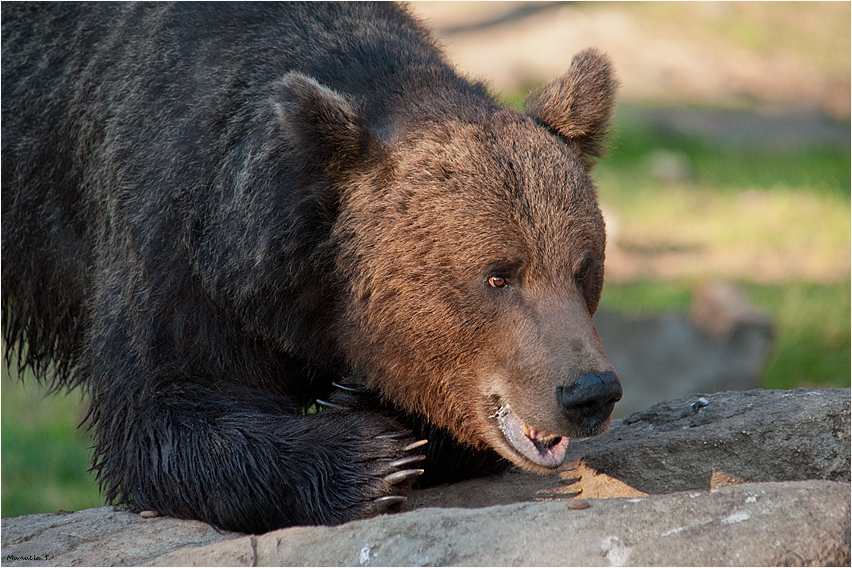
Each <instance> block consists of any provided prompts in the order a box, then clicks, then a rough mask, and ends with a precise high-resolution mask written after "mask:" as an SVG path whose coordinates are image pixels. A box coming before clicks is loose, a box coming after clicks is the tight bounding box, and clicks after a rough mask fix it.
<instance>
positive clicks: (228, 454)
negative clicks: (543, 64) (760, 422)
mask: <svg viewBox="0 0 852 568" xmlns="http://www.w3.org/2000/svg"><path fill="white" fill-rule="evenodd" d="M2 42H3V45H2V84H3V97H2V124H3V128H2V176H3V183H2V241H3V247H2V261H3V272H2V306H3V323H4V325H3V337H4V339H5V341H6V349H7V350H6V358H7V361H9V360H11V359H12V357H13V356H16V357H17V360H18V365H19V366H21V367H31V368H32V369H33V370H34V371H35V373H36V375H37V376H38V377H39V378H40V379H41V380H47V381H52V384H54V385H56V386H59V385H65V386H69V387H71V386H75V385H83V386H84V388H85V389H86V390H87V392H88V394H89V395H90V398H91V410H90V413H89V419H90V423H91V426H92V427H93V429H94V433H95V439H96V445H95V448H94V457H93V467H94V470H95V471H96V472H97V473H98V475H99V478H100V482H101V485H102V488H103V489H104V491H105V494H106V498H107V499H108V500H109V501H111V502H115V503H121V504H125V505H127V506H128V507H130V508H131V509H132V510H136V511H138V510H143V509H156V510H158V511H160V512H161V513H163V514H166V515H171V516H176V517H183V518H194V519H201V520H203V521H207V522H209V523H212V524H214V525H216V526H218V527H222V528H225V529H230V530H238V531H247V532H263V531H267V530H270V529H274V528H278V527H284V526H289V525H296V524H322V523H325V524H333V523H341V522H345V521H349V520H352V519H358V518H363V517H365V516H369V515H373V514H376V513H379V512H383V511H387V510H394V509H398V508H399V504H400V503H401V502H402V501H404V499H405V495H406V492H407V491H408V488H409V487H410V486H411V484H412V482H413V481H414V480H415V479H416V478H417V477H418V476H419V477H420V482H421V483H422V484H432V483H439V482H442V481H446V480H454V479H462V478H465V477H469V476H472V475H481V474H485V473H490V472H495V471H501V470H504V469H505V468H506V467H507V465H508V464H510V463H514V464H517V465H520V466H521V467H524V468H527V469H530V470H536V471H549V470H552V468H555V467H557V466H558V465H560V463H562V461H563V459H564V457H565V452H566V448H567V445H568V441H569V438H571V437H586V436H592V435H595V434H598V433H601V432H603V431H604V430H605V429H606V428H607V425H608V423H609V420H610V414H611V412H612V408H613V405H614V403H615V402H616V401H617V400H618V399H619V398H620V396H621V386H620V384H619V381H618V378H617V376H616V374H615V372H614V370H613V368H612V366H611V365H610V363H609V361H608V360H607V357H606V355H605V354H604V350H603V348H602V346H601V344H600V342H599V340H598V337H597V334H596V332H595V328H594V325H593V323H592V315H593V314H594V312H595V309H596V307H597V305H598V300H599V298H600V294H601V287H602V284H603V264H604V248H605V240H606V239H605V233H604V222H603V219H602V216H601V213H600V210H599V208H598V204H597V198H596V192H595V188H594V185H593V183H592V181H591V179H590V177H589V171H590V170H591V168H592V167H593V165H594V161H595V159H596V158H598V157H599V156H600V155H601V153H602V149H603V140H604V135H605V132H606V129H607V125H608V121H609V119H610V116H611V114H612V110H613V104H614V94H615V88H616V87H615V84H616V81H615V79H614V77H613V72H612V70H611V64H610V62H609V60H608V59H607V58H606V57H605V56H604V55H602V54H601V53H599V52H597V51H595V50H588V51H584V52H582V53H580V54H579V55H577V56H576V57H574V59H573V61H572V62H571V65H570V68H569V69H568V71H567V72H566V73H565V74H564V75H562V76H561V77H559V78H557V79H555V80H554V81H553V82H551V83H550V84H547V85H545V86H544V87H542V88H541V89H539V90H537V91H535V92H533V93H532V94H531V95H530V96H529V98H528V99H527V101H526V107H525V113H519V112H516V111H514V110H510V109H507V108H505V107H503V106H501V105H499V104H498V103H497V102H496V101H495V99H494V98H493V97H492V96H491V95H489V94H488V91H487V89H486V88H485V87H483V86H482V85H481V84H478V83H476V82H472V81H470V80H467V79H465V78H464V77H462V76H460V75H459V74H458V73H457V72H456V71H455V70H454V69H453V68H452V67H451V66H450V65H449V64H448V63H447V62H446V60H445V58H444V56H443V54H442V53H441V52H440V50H439V49H437V48H436V46H435V43H434V41H433V40H432V39H431V38H430V36H429V34H428V32H427V31H426V30H425V28H424V27H423V26H422V25H421V24H420V23H419V22H417V21H416V20H415V19H414V18H413V17H412V16H411V15H410V14H409V13H408V11H407V10H406V9H405V8H404V7H400V6H398V5H395V4H387V3H378V4H373V3H355V4H338V3H333V4H322V3H307V4H299V3H296V4H277V3H276V4H272V3H260V4H253V3H225V4H206V3H178V4H161V3H151V4H147V3H143V4H139V5H135V4H124V3H104V4H83V5H80V4H69V3H56V4H45V5H42V4H27V3H24V4H19V3H13V4H9V3H4V4H3V5H2ZM317 404H319V405H320V406H321V407H323V409H322V410H321V411H319V412H316V411H314V410H315V408H316V405H317ZM424 440H427V441H428V443H426V444H425V445H424ZM421 474H422V475H421Z"/></svg>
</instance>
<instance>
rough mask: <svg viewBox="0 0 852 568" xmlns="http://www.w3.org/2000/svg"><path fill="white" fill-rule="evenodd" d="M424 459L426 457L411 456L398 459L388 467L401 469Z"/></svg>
mask: <svg viewBox="0 0 852 568" xmlns="http://www.w3.org/2000/svg"><path fill="white" fill-rule="evenodd" d="M425 459H426V456H423V455H420V456H411V457H407V458H400V459H398V460H395V461H392V462H390V463H389V464H388V465H389V466H391V467H402V466H406V465H408V464H412V463H415V462H419V461H423V460H425Z"/></svg>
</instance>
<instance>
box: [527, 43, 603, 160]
mask: <svg viewBox="0 0 852 568" xmlns="http://www.w3.org/2000/svg"><path fill="white" fill-rule="evenodd" d="M617 88H618V80H617V79H616V78H615V72H614V71H613V69H612V61H611V60H610V59H609V57H608V56H607V55H605V54H603V53H601V52H600V51H598V50H596V49H587V50H585V51H581V52H580V53H578V54H577V55H575V56H574V58H573V59H572V60H571V66H570V67H569V68H568V71H566V72H565V73H564V74H562V75H561V76H559V77H557V78H556V79H554V80H553V81H551V82H550V83H548V84H546V85H544V86H543V87H541V88H539V89H537V90H535V91H533V92H532V93H530V94H529V96H528V97H527V99H526V101H524V111H525V112H526V113H527V114H528V115H529V116H531V117H532V118H533V119H535V120H536V121H537V122H538V123H539V124H541V125H542V126H544V127H546V128H548V129H549V130H550V131H552V132H553V133H555V134H557V135H558V136H559V137H560V138H562V139H563V140H564V141H565V143H567V144H568V145H569V146H571V147H572V148H574V150H575V151H576V152H577V154H578V155H579V156H580V158H581V159H582V160H583V164H584V165H585V166H586V168H587V169H591V168H592V167H594V163H595V162H594V160H595V158H600V157H601V156H602V155H603V154H604V150H605V148H604V142H605V139H606V135H607V128H608V126H609V121H610V118H611V117H612V112H613V110H614V108H615V91H616V89H617Z"/></svg>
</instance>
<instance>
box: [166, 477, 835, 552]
mask: <svg viewBox="0 0 852 568" xmlns="http://www.w3.org/2000/svg"><path fill="white" fill-rule="evenodd" d="M849 500H850V491H849V484H847V483H837V482H828V481H806V482H793V483H758V484H747V485H737V486H732V487H725V488H723V489H720V490H718V491H695V492H689V493H675V494H671V495H657V496H653V497H646V498H635V499H629V498H621V499H607V500H593V501H591V502H590V503H591V506H590V507H589V508H587V509H583V510H570V509H569V508H568V507H567V506H566V504H565V503H560V502H542V503H518V504H514V505H503V506H498V507H490V508H487V509H421V510H419V511H413V512H409V513H402V514H399V515H392V516H384V517H379V518H376V519H370V520H367V521H359V522H355V523H349V524H347V525H343V526H339V527H317V528H292V529H284V530H280V531H275V532H272V533H268V534H266V535H262V536H259V537H244V538H242V539H238V540H234V541H230V542H226V543H220V544H216V545H211V546H206V547H203V548H197V549H190V550H182V551H178V552H175V553H171V554H168V555H166V556H163V557H160V558H158V559H156V560H155V562H154V564H155V565H157V566H189V565H223V566H224V565H232V566H250V565H261V566H264V565H274V566H306V565H307V566H607V565H609V566H651V565H681V566H687V565H728V566H761V565H787V566H790V565H793V566H795V565H814V564H816V565H844V564H848V563H849V561H850V555H849V515H850V508H849Z"/></svg>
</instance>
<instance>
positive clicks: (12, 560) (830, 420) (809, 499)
mask: <svg viewBox="0 0 852 568" xmlns="http://www.w3.org/2000/svg"><path fill="white" fill-rule="evenodd" d="M569 462H570V463H567V464H566V466H563V468H560V470H559V471H558V474H557V475H549V476H538V475H534V474H529V473H525V472H521V471H515V470H513V471H510V472H509V473H507V474H506V475H504V476H502V477H495V478H486V479H479V480H470V481H466V482H462V483H457V484H453V485H447V486H442V487H436V488H432V489H427V490H421V491H415V492H414V493H413V494H412V496H411V498H410V499H409V501H408V503H407V505H408V510H407V511H406V512H404V513H402V514H398V515H387V516H382V517H378V518H375V519H369V520H365V521H359V522H355V523H349V524H346V525H342V526H338V527H294V528H290V529H284V530H280V531H275V532H272V533H268V534H266V535H260V536H246V535H241V534H237V533H222V532H217V531H215V530H214V529H212V528H210V527H209V526H207V525H205V524H203V523H199V522H194V521H178V520H175V519H169V518H152V519H143V518H142V517H141V516H140V515H134V514H131V513H127V512H122V511H116V510H114V509H113V508H111V507H102V508H100V509H91V510H88V511H81V512H79V513H61V514H52V515H29V516H26V517H19V518H16V519H3V523H2V548H3V550H2V561H3V564H4V565H9V566H15V565H39V566H48V565H141V564H148V565H150V564H153V565H199V566H200V565H233V566H252V565H270V564H274V565H305V564H307V565H314V566H321V565H347V566H385V565H471V564H473V565H494V566H500V565H541V566H545V565H575V566H582V565H848V564H849V563H850V561H852V559H850V482H849V481H850V390H849V389H819V390H805V389H799V390H796V391H763V390H753V391H747V392H723V393H716V394H706V395H694V396H688V397H683V398H680V399H676V400H672V401H668V402H664V403H661V404H658V405H656V406H654V407H652V408H650V409H648V410H646V411H643V412H640V413H636V414H633V415H631V416H630V417H628V418H627V419H625V420H617V421H615V422H614V423H613V426H612V428H611V429H610V432H608V433H607V434H604V435H603V436H599V437H597V438H591V439H588V440H579V441H576V442H572V447H571V450H570V455H569ZM584 501H585V502H587V503H588V507H586V508H579V509H578V508H574V507H575V506H579V507H584V506H585V503H584Z"/></svg>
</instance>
